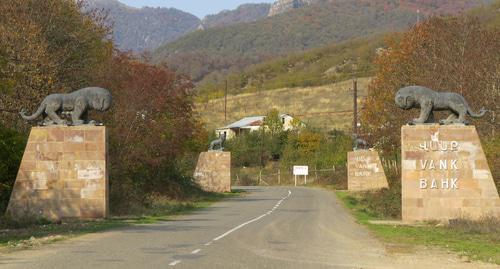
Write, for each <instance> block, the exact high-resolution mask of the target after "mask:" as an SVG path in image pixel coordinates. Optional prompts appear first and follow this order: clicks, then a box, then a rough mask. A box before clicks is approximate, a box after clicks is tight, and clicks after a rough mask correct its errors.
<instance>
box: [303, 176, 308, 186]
mask: <svg viewBox="0 0 500 269" xmlns="http://www.w3.org/2000/svg"><path fill="white" fill-rule="evenodd" d="M304 185H307V175H305V176H304Z"/></svg>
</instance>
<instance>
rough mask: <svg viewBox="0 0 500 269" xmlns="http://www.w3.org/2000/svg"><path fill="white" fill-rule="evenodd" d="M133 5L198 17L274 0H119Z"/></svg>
mask: <svg viewBox="0 0 500 269" xmlns="http://www.w3.org/2000/svg"><path fill="white" fill-rule="evenodd" d="M119 1H120V2H122V3H124V4H127V5H129V6H133V7H139V8H140V7H143V6H149V7H173V8H177V9H180V10H182V11H186V12H189V13H191V14H193V15H196V16H197V17H199V18H203V17H205V15H209V14H216V13H219V12H220V11H222V10H224V9H235V8H237V7H238V6H239V5H241V4H246V3H273V2H274V1H275V0H119Z"/></svg>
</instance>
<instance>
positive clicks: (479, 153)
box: [401, 125, 500, 222]
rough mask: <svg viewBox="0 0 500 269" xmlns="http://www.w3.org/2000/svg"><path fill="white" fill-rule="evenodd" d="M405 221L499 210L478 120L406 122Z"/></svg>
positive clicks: (476, 215) (471, 215)
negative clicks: (447, 123) (469, 123)
mask: <svg viewBox="0 0 500 269" xmlns="http://www.w3.org/2000/svg"><path fill="white" fill-rule="evenodd" d="M401 137H402V143H401V145H402V216H403V220H404V221H408V222H413V221H425V220H442V221H447V220H450V219H455V218H467V219H479V218H481V217H484V216H498V215H499V213H500V202H499V198H498V192H497V189H496V187H495V184H494V181H493V177H492V175H491V172H490V169H489V167H488V163H487V161H486V157H485V155H484V152H483V149H482V147H481V143H480V140H479V137H478V135H477V132H476V129H475V127H474V126H462V125H455V126H453V125H452V126H440V125H419V126H404V127H403V128H402V134H401Z"/></svg>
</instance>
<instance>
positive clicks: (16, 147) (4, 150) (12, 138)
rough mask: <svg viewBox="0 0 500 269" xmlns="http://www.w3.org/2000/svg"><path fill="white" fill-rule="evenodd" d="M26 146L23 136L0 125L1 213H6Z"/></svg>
mask: <svg viewBox="0 0 500 269" xmlns="http://www.w3.org/2000/svg"><path fill="white" fill-rule="evenodd" d="M25 145H26V140H25V138H24V137H23V136H22V135H21V134H19V133H18V132H16V131H14V130H10V129H8V128H6V127H4V126H2V125H1V124H0V212H4V211H5V209H6V208H7V205H8V203H9V198H10V192H11V191H12V187H13V185H14V181H15V180H16V176H17V170H18V169H19V165H20V163H21V159H22V157H23V152H24V147H25Z"/></svg>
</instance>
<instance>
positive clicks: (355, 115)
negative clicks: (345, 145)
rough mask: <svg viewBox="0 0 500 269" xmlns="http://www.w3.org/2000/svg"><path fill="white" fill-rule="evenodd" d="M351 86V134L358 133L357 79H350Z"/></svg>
mask: <svg viewBox="0 0 500 269" xmlns="http://www.w3.org/2000/svg"><path fill="white" fill-rule="evenodd" d="M352 84H353V85H352V87H353V111H354V112H353V118H354V119H353V121H352V133H353V135H355V136H357V135H358V80H357V79H356V78H355V79H354V80H353V81H352Z"/></svg>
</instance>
